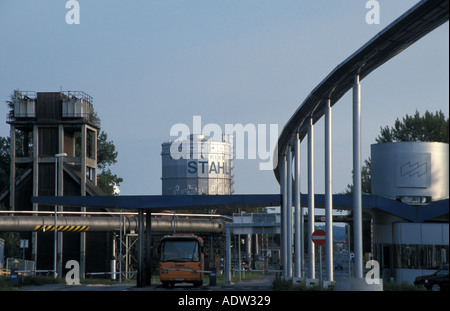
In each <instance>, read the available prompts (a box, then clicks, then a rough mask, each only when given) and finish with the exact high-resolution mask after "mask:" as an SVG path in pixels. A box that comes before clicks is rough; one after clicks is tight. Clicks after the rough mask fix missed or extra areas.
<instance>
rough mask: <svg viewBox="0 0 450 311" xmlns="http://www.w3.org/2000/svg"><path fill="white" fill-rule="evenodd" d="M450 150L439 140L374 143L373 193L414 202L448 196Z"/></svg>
mask: <svg viewBox="0 0 450 311" xmlns="http://www.w3.org/2000/svg"><path fill="white" fill-rule="evenodd" d="M448 151H449V148H448V144H446V143H437V142H396V143H384V144H373V145H371V163H372V166H371V174H372V176H371V177H372V194H376V195H380V196H384V197H388V198H391V199H394V200H400V201H402V202H403V203H407V204H411V205H421V204H427V203H430V202H433V201H439V200H442V199H447V198H448V197H449V178H448V175H449V154H448Z"/></svg>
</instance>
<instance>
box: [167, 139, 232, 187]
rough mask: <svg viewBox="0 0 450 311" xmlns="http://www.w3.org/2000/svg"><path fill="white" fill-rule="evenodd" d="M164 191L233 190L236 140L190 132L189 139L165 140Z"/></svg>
mask: <svg viewBox="0 0 450 311" xmlns="http://www.w3.org/2000/svg"><path fill="white" fill-rule="evenodd" d="M161 157H162V178H161V180H162V194H163V195H179V194H184V195H186V194H189V195H202V194H208V195H211V194H219V195H220V194H232V193H233V143H232V138H230V137H229V136H225V135H224V136H223V139H222V141H213V140H207V139H206V138H205V136H203V135H194V134H192V135H189V137H186V140H183V141H180V140H177V141H169V142H164V143H162V152H161Z"/></svg>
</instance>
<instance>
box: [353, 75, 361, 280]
mask: <svg viewBox="0 0 450 311" xmlns="http://www.w3.org/2000/svg"><path fill="white" fill-rule="evenodd" d="M353 227H354V229H353V230H354V252H355V277H356V278H362V277H363V266H362V265H363V254H362V252H363V251H362V191H361V85H360V84H359V75H355V82H354V84H353Z"/></svg>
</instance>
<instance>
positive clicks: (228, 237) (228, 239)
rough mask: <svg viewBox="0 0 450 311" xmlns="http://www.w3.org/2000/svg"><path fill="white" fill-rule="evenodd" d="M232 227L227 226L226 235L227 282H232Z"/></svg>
mask: <svg viewBox="0 0 450 311" xmlns="http://www.w3.org/2000/svg"><path fill="white" fill-rule="evenodd" d="M230 231H231V230H230V227H229V226H226V237H225V241H226V242H225V244H226V246H225V255H226V256H225V257H226V262H225V277H226V282H227V284H230V283H231V232H230Z"/></svg>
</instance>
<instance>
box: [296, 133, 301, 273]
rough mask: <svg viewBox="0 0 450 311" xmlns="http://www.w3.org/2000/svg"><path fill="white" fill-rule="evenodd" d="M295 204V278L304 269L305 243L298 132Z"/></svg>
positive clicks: (297, 136)
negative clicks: (302, 246)
mask: <svg viewBox="0 0 450 311" xmlns="http://www.w3.org/2000/svg"><path fill="white" fill-rule="evenodd" d="M294 158H295V162H294V172H295V173H294V181H295V183H294V206H295V210H294V212H295V218H294V227H295V240H294V267H295V271H294V278H297V279H299V278H301V277H302V270H303V256H302V255H303V254H302V250H301V245H302V244H303V223H302V215H301V214H302V207H301V202H300V138H299V133H298V132H297V133H296V137H295V142H294Z"/></svg>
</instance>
